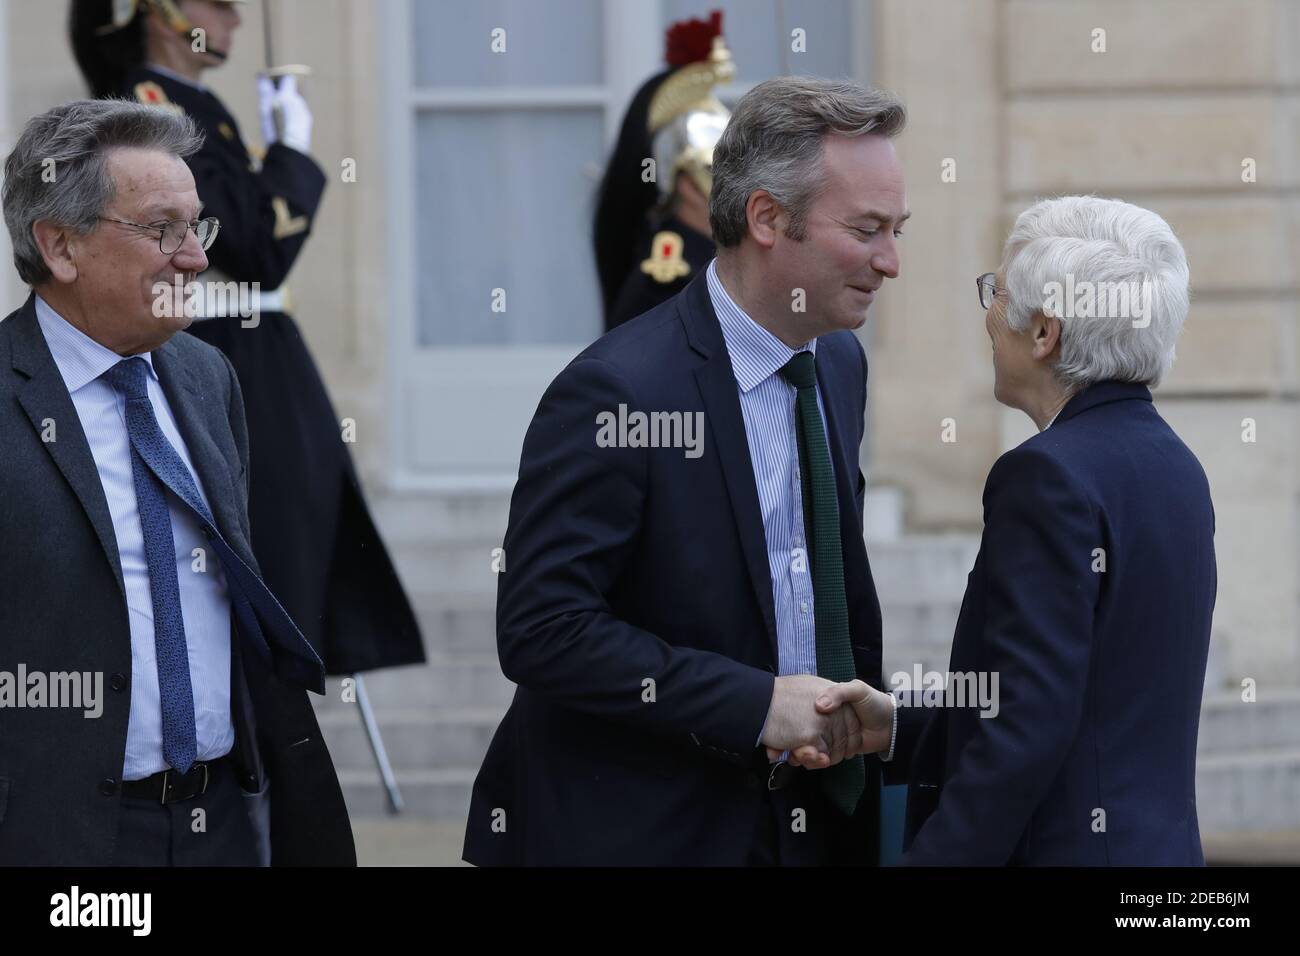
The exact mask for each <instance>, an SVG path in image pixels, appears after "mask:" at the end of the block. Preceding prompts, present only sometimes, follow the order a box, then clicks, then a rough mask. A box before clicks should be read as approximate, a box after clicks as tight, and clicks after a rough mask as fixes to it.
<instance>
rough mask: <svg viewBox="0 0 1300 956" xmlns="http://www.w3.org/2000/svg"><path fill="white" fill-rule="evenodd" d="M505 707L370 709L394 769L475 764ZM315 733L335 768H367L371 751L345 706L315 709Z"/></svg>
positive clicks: (370, 765)
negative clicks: (318, 733)
mask: <svg viewBox="0 0 1300 956" xmlns="http://www.w3.org/2000/svg"><path fill="white" fill-rule="evenodd" d="M503 716H505V708H492V709H484V710H469V709H466V710H460V711H451V712H445V711H439V712H432V713H431V712H429V711H421V710H402V711H393V712H388V713H381V714H376V716H375V720H376V722H377V723H378V724H379V733H380V736H381V738H382V739H383V742H384V750H385V751H386V752H387V754H388V760H389V763H390V764H391V765H392V766H393V768H394V769H395V770H396V771H402V772H404V771H407V770H443V769H453V768H456V767H459V768H461V769H464V768H467V767H468V768H477V767H478V766H479V765H480V764H481V763H482V762H483V757H484V755H485V754H486V753H487V749H488V745H489V744H490V743H491V742H492V735H493V734H494V733H496V729H497V726H498V725H499V724H500V723H501V718H502V717H503ZM317 717H318V719H319V721H320V727H321V733H322V734H323V735H324V736H325V742H326V744H327V745H328V747H329V751H330V755H331V756H332V757H333V759H334V766H335V767H337V768H338V769H339V770H373V769H374V768H375V766H376V765H375V760H374V755H373V754H372V753H371V750H370V742H369V740H368V739H367V737H366V732H365V728H364V727H363V726H362V723H361V715H360V713H359V712H358V711H357V709H356V707H355V706H353V707H351V708H350V709H344V708H341V707H340V708H331V709H329V710H327V711H323V712H318V714H317Z"/></svg>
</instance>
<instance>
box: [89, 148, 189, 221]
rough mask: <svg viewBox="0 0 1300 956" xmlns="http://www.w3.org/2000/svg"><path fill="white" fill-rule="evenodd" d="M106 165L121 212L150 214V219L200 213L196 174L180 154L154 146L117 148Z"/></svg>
mask: <svg viewBox="0 0 1300 956" xmlns="http://www.w3.org/2000/svg"><path fill="white" fill-rule="evenodd" d="M106 165H107V167H108V171H109V174H110V175H111V176H112V177H113V187H114V189H113V193H114V194H113V203H112V205H113V206H114V208H115V209H116V210H117V211H118V212H121V213H129V214H130V215H133V216H149V217H151V218H150V219H146V220H144V221H147V222H149V221H154V220H157V219H192V218H194V217H196V216H197V215H198V212H199V208H200V205H201V204H200V202H199V194H198V190H197V189H196V188H195V186H194V174H193V173H191V172H190V169H189V167H188V166H186V165H185V161H184V160H183V159H181V158H180V157H178V156H173V155H171V154H170V153H165V152H161V151H159V150H152V149H115V150H111V151H110V152H109V153H108V155H107V157H106Z"/></svg>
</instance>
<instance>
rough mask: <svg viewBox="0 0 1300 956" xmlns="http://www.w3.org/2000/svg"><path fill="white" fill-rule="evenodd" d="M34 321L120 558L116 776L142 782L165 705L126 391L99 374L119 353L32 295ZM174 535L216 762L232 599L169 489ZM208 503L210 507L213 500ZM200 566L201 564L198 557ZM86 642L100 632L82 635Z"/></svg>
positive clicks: (224, 714)
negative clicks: (121, 654) (127, 708)
mask: <svg viewBox="0 0 1300 956" xmlns="http://www.w3.org/2000/svg"><path fill="white" fill-rule="evenodd" d="M36 320H37V322H39V323H40V327H41V332H42V334H44V336H45V342H46V344H47V345H48V346H49V348H50V354H51V355H52V356H53V357H54V364H55V365H57V366H58V368H59V374H60V375H62V376H63V383H64V385H66V386H67V389H68V394H69V395H71V396H72V403H73V405H75V406H76V409H77V417H78V418H79V419H80V420H81V430H82V431H83V432H84V433H85V435H86V441H87V443H88V444H89V445H90V453H91V454H92V455H93V456H94V458H95V467H96V469H97V470H98V471H99V481H100V484H101V485H102V486H103V488H104V497H105V498H106V499H107V500H108V510H109V514H110V515H111V516H112V519H113V534H114V535H115V536H116V538H117V551H118V556H119V558H120V560H121V563H122V583H123V584H124V586H125V589H126V605H127V613H128V620H129V622H130V626H131V712H130V718H129V721H128V723H127V731H126V760H125V762H124V764H123V767H122V779H123V780H140V779H142V778H144V777H148V776H150V775H151V774H154V773H157V772H158V771H160V770H165V769H167V766H168V764H167V761H166V760H164V759H163V755H162V705H161V700H160V694H159V690H158V664H157V659H156V655H155V649H154V628H153V596H152V593H151V592H150V590H149V565H148V562H147V561H146V560H145V553H144V532H143V531H142V530H141V527H140V512H139V509H138V507H137V505H136V498H135V479H134V476H133V474H132V471H131V445H130V439H129V438H128V437H127V432H126V399H125V398H124V397H123V396H122V395H120V394H119V393H118V391H117V390H116V389H115V388H113V386H112V385H110V384H109V383H108V382H107V381H105V380H104V379H102V378H100V376H101V375H103V374H104V372H106V371H108V369H110V368H111V367H113V366H114V365H116V364H117V363H118V362H120V361H122V357H121V356H120V355H118V354H117V353H116V352H113V351H112V350H111V349H108V348H106V347H104V346H103V345H100V344H99V343H98V342H96V341H94V340H93V339H91V338H90V337H89V336H87V335H85V334H84V333H83V332H81V331H80V330H79V329H77V328H74V327H73V326H72V325H70V324H69V323H68V322H67V321H66V320H64V319H63V317H62V316H60V315H59V314H58V313H57V312H55V311H54V310H53V309H52V308H50V306H49V304H48V303H46V302H45V300H44V299H42V298H41V297H40V296H39V295H38V296H37V297H36ZM140 357H141V358H143V359H144V360H145V363H146V364H147V365H148V367H149V373H148V376H147V378H146V382H147V387H148V391H149V401H150V403H151V404H152V405H153V411H154V416H155V417H156V418H157V419H158V425H159V427H160V428H161V429H162V432H163V434H164V435H165V436H166V437H167V440H168V441H169V442H171V444H172V447H173V448H175V449H176V452H177V454H178V455H180V458H181V461H183V462H184V463H185V467H186V468H188V469H189V470H190V474H191V475H192V476H193V477H194V484H195V486H196V487H197V488H198V490H199V494H200V495H201V496H202V497H203V500H204V502H205V503H208V499H207V496H206V495H205V494H204V491H203V483H202V482H201V481H200V480H199V476H198V475H197V474H196V473H195V471H194V464H193V462H191V461H190V453H189V449H188V448H187V447H186V445H185V441H184V439H182V438H181V435H180V431H179V429H178V428H177V427H176V419H175V418H174V417H173V415H172V411H171V407H170V406H169V405H168V404H167V396H166V395H165V394H164V393H163V390H162V385H161V383H160V382H159V381H158V374H157V372H155V371H154V367H153V356H152V355H151V354H148V353H146V354H144V355H142V356H140ZM164 493H165V495H166V497H167V504H168V511H169V512H170V514H171V523H172V539H173V541H174V542H175V545H176V577H177V582H178V585H179V590H180V598H181V617H182V620H183V621H184V624H185V644H186V648H187V650H188V652H189V661H190V683H191V684H192V686H193V690H194V727H195V731H196V732H197V737H198V751H197V759H199V760H214V759H216V758H217V757H221V756H223V755H225V754H226V753H228V752H229V751H230V748H231V747H232V746H233V745H234V742H235V729H234V725H233V723H232V722H231V718H230V598H229V595H228V594H227V591H226V579H225V574H224V573H223V572H222V569H221V560H220V558H218V557H217V555H216V552H215V551H213V550H212V549H211V547H210V546H209V544H208V541H207V539H206V538H205V537H204V536H203V532H202V531H201V530H200V528H199V524H198V521H197V519H195V518H194V516H193V515H192V514H191V513H190V510H189V508H187V507H186V506H185V505H183V504H181V503H180V500H179V499H177V498H176V497H175V496H174V495H173V494H172V493H171V492H170V491H165V492H164ZM210 507H211V506H210V504H209V508H210ZM196 548H201V549H202V550H203V555H204V561H205V564H206V567H205V568H204V570H202V571H196V570H195V563H196V560H197V559H196V558H195V556H194V549H196ZM200 567H203V565H200ZM86 639H87V640H95V639H99V640H104V639H106V637H105V635H103V634H98V635H95V634H88V635H86Z"/></svg>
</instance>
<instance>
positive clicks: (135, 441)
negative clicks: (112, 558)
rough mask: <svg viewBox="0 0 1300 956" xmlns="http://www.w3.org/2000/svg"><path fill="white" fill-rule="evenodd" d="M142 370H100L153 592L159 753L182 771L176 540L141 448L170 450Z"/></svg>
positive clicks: (193, 741)
mask: <svg viewBox="0 0 1300 956" xmlns="http://www.w3.org/2000/svg"><path fill="white" fill-rule="evenodd" d="M145 372H146V368H145V362H144V359H141V358H133V359H128V360H127V361H125V362H119V363H118V364H117V365H114V366H113V367H112V368H111V369H109V370H108V371H107V372H105V373H104V377H105V378H106V379H107V380H108V381H109V382H110V383H111V384H112V386H113V387H114V388H116V389H117V390H118V391H119V392H120V393H121V394H122V395H124V396H125V397H126V430H127V433H128V435H129V436H130V438H131V476H132V478H134V479H135V499H136V505H137V507H138V508H139V511H140V530H141V531H142V532H144V556H145V561H146V562H147V563H148V566H149V593H150V595H151V596H152V598H153V641H154V650H155V652H156V655H157V659H158V691H159V694H160V698H161V702H162V751H163V758H164V759H165V760H166V761H167V763H168V764H170V765H171V766H172V767H173V768H175V769H176V770H179V771H180V772H181V773H185V772H186V771H188V770H189V769H190V766H191V765H192V764H193V763H194V758H195V754H196V753H197V751H198V738H197V736H196V734H195V731H194V689H193V687H192V686H191V684H190V656H189V652H188V650H186V647H185V622H184V620H182V618H181V592H180V585H179V582H178V580H177V577H176V544H175V540H174V539H173V537H172V519H171V512H169V511H168V509H167V496H166V495H165V494H164V493H163V487H164V486H163V483H162V482H161V481H160V480H159V479H158V476H157V475H155V474H154V473H153V472H152V471H150V470H149V466H148V465H147V464H146V458H145V457H144V456H145V453H144V452H142V451H141V448H142V447H144V448H148V447H150V446H156V445H157V444H159V443H161V444H163V445H166V447H167V450H168V451H170V452H171V454H172V455H173V456H175V455H176V451H175V449H173V448H172V447H171V445H170V444H168V443H167V439H166V438H165V437H164V436H163V434H162V432H161V431H160V430H159V428H158V422H157V419H155V418H154V414H153V406H152V405H150V404H149V392H148V389H147V387H146V384H145ZM146 419H147V422H146V421H145V420H146ZM182 467H183V466H182ZM187 473H188V472H187Z"/></svg>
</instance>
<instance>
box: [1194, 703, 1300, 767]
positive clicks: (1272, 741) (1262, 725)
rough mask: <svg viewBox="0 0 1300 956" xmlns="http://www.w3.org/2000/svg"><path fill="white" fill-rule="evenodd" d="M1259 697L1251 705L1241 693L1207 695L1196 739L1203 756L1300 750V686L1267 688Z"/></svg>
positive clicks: (1202, 707)
mask: <svg viewBox="0 0 1300 956" xmlns="http://www.w3.org/2000/svg"><path fill="white" fill-rule="evenodd" d="M1257 694H1258V697H1257V699H1256V700H1254V701H1250V702H1246V701H1243V700H1242V699H1241V692H1240V691H1236V692H1231V691H1230V692H1222V691H1216V692H1214V693H1210V694H1207V695H1206V697H1205V700H1204V702H1203V703H1202V705H1201V729H1200V734H1199V735H1198V737H1197V749H1198V752H1199V753H1200V754H1201V755H1203V756H1212V755H1218V754H1225V755H1231V754H1239V753H1241V752H1243V751H1251V752H1253V751H1256V750H1276V749H1279V748H1293V747H1295V748H1300V687H1283V688H1269V687H1264V688H1260V689H1258V690H1257Z"/></svg>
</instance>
